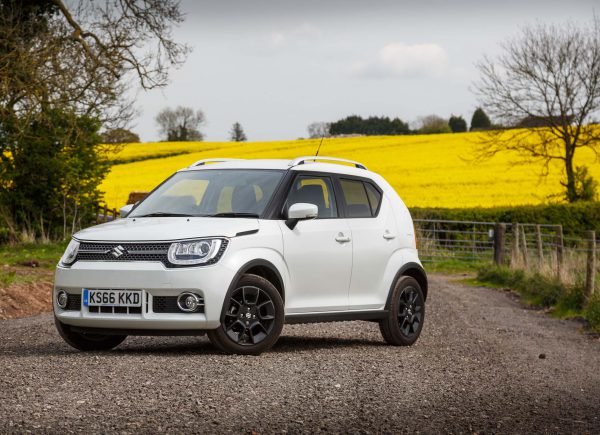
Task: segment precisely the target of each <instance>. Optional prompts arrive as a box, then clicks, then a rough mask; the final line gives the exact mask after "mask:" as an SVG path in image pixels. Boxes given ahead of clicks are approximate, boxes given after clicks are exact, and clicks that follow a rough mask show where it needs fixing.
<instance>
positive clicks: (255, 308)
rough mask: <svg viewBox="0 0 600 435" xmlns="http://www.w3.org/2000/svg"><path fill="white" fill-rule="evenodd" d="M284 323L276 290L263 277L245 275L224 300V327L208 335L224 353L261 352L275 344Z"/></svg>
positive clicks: (248, 353)
mask: <svg viewBox="0 0 600 435" xmlns="http://www.w3.org/2000/svg"><path fill="white" fill-rule="evenodd" d="M283 323H284V307H283V300H282V299H281V295H280V294H279V292H278V291H277V289H276V288H275V287H274V286H273V284H271V283H270V282H269V281H267V280H266V279H264V278H262V277H260V276H257V275H250V274H246V275H242V277H241V278H240V280H239V281H238V282H237V284H236V285H235V287H234V289H233V290H232V291H231V292H230V293H228V294H227V296H226V298H225V301H224V302H223V312H222V313H221V326H219V327H218V328H217V329H212V330H210V331H207V335H208V338H209V339H210V341H211V342H212V343H213V344H214V345H215V346H216V347H218V348H219V349H220V350H222V351H223V352H225V353H235V354H239V355H260V354H261V353H262V352H264V351H266V350H268V349H270V348H271V347H272V346H273V345H274V344H275V342H276V341H277V339H278V338H279V335H280V334H281V330H282V329H283Z"/></svg>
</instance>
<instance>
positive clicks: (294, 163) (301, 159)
mask: <svg viewBox="0 0 600 435" xmlns="http://www.w3.org/2000/svg"><path fill="white" fill-rule="evenodd" d="M317 160H324V161H328V162H341V163H350V164H352V165H354V166H355V167H357V168H359V169H365V170H366V169H367V167H366V166H365V165H363V164H362V163H359V162H355V161H354V160H347V159H340V158H337V157H325V156H323V157H321V156H303V157H296V158H295V159H294V160H292V161H291V162H290V163H289V164H288V166H298V165H303V164H304V163H306V162H316V161H317Z"/></svg>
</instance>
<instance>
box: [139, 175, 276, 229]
mask: <svg viewBox="0 0 600 435" xmlns="http://www.w3.org/2000/svg"><path fill="white" fill-rule="evenodd" d="M282 176H283V171H277V170H257V169H205V170H201V171H183V172H178V173H176V174H175V175H173V176H172V177H171V178H169V179H168V180H167V181H165V182H164V183H163V184H162V185H161V186H160V187H158V188H157V189H156V190H155V191H154V192H152V193H151V194H150V195H148V197H147V198H146V199H144V201H143V202H142V203H141V204H139V205H138V206H137V207H136V208H135V210H133V211H132V212H131V214H130V215H129V216H128V217H151V216H216V217H259V216H260V215H261V214H262V212H263V211H264V209H265V207H266V206H267V203H268V202H269V200H270V199H271V196H272V195H273V192H275V189H276V188H277V185H278V184H279V181H280V180H281V177H282Z"/></svg>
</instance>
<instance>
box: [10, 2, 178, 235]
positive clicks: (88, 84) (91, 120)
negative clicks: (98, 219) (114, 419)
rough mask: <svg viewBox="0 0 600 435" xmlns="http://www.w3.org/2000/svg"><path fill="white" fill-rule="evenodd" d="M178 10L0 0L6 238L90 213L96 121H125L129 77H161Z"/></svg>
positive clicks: (96, 162)
mask: <svg viewBox="0 0 600 435" xmlns="http://www.w3.org/2000/svg"><path fill="white" fill-rule="evenodd" d="M182 18H183V15H182V14H181V12H180V11H179V7H178V4H177V2H176V1H175V0H164V1H162V0H161V1H159V0H146V1H144V2H135V1H129V0H128V1H105V2H89V1H87V0H73V1H70V2H64V1H62V0H0V65H2V67H1V68H0V89H2V92H0V216H1V219H2V221H3V222H4V225H6V226H7V227H9V228H10V231H11V234H12V236H13V238H17V236H18V234H20V233H21V232H22V231H23V230H26V231H27V232H29V233H30V234H32V235H38V236H40V235H41V236H48V235H53V234H54V235H56V234H57V233H58V232H61V233H62V234H61V235H64V234H66V233H67V227H69V228H70V229H72V228H74V227H75V226H78V225H79V222H80V221H81V219H82V216H84V215H85V214H86V213H88V214H89V213H91V206H90V205H91V203H92V202H93V201H97V200H99V199H100V197H101V196H100V192H98V190H97V189H98V185H99V184H100V182H101V180H102V178H103V176H104V173H105V166H104V164H103V163H102V162H103V159H104V158H105V152H107V150H108V149H109V148H106V147H102V146H98V145H96V144H98V143H100V142H101V137H100V136H99V135H98V129H99V128H100V126H101V125H102V126H104V128H105V129H107V130H110V129H114V128H120V127H123V126H124V125H126V124H127V123H128V122H130V120H131V119H132V116H133V114H134V110H133V109H132V104H133V98H128V97H127V96H128V95H132V94H131V93H128V92H126V91H127V89H128V86H129V85H130V84H132V83H136V82H137V83H139V84H140V85H141V86H142V87H143V88H146V89H150V88H154V87H160V86H164V85H165V84H166V83H167V78H168V72H169V69H170V67H171V66H176V65H179V64H181V63H182V62H183V60H184V58H185V55H186V54H187V52H188V49H187V47H186V46H184V45H181V44H177V43H176V42H175V41H173V39H172V37H171V34H170V29H171V26H172V25H173V24H177V23H179V22H181V21H182ZM146 45H152V46H154V47H155V50H154V52H153V55H152V56H149V55H148V54H147V53H146V52H145V51H142V50H139V49H138V47H141V46H146ZM90 171H93V172H90ZM59 215H60V216H61V219H58V216H59ZM59 220H60V221H62V222H61V223H60V228H59V229H60V230H61V231H59V229H58V227H57V226H58V222H59ZM67 223H69V225H67Z"/></svg>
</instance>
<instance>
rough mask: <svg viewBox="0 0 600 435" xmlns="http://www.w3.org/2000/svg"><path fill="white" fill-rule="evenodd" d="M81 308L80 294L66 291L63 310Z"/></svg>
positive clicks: (77, 309)
mask: <svg viewBox="0 0 600 435" xmlns="http://www.w3.org/2000/svg"><path fill="white" fill-rule="evenodd" d="M79 310H81V295H80V294H79V295H76V294H72V293H67V306H66V307H65V311H79Z"/></svg>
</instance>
